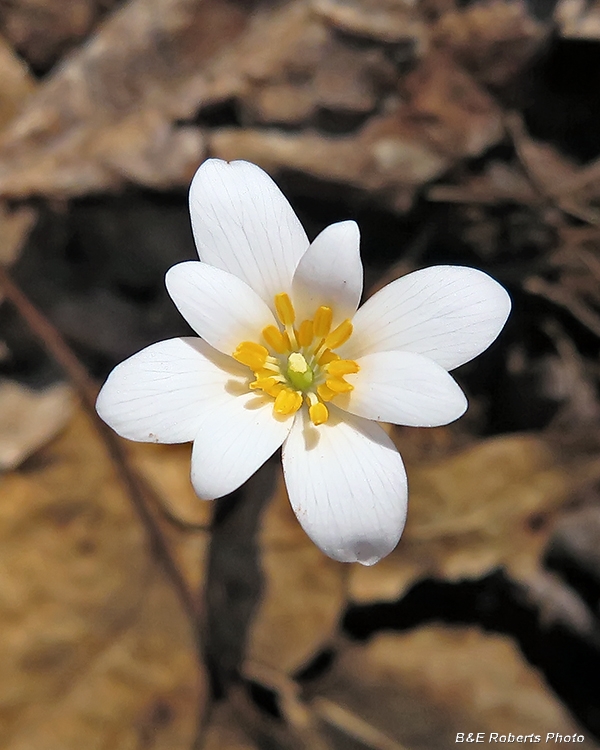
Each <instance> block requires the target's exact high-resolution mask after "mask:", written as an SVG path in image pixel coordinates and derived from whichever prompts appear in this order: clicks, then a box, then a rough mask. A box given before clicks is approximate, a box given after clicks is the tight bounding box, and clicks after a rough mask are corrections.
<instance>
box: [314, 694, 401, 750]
mask: <svg viewBox="0 0 600 750" xmlns="http://www.w3.org/2000/svg"><path fill="white" fill-rule="evenodd" d="M311 705H312V707H313V709H314V710H315V713H316V714H317V715H318V716H319V717H320V718H321V720H322V721H325V722H327V724H330V725H331V726H334V727H336V728H337V729H339V730H340V731H341V732H343V733H344V734H346V735H347V736H348V737H352V738H353V739H355V740H358V741H359V742H362V743H363V745H366V746H367V747H370V748H373V750H406V748H405V747H404V746H403V745H401V744H400V743H399V742H396V740H393V739H392V738H391V737H388V736H387V734H384V733H383V732H382V731H381V730H379V729H377V728H376V727H374V726H373V725H372V724H369V722H367V721H365V720H364V719H361V718H360V716H357V715H356V714H355V713H353V712H352V711H350V710H349V709H347V708H344V706H340V705H339V703H334V702H333V701H331V700H329V698H315V699H314V700H313V701H312V703H311Z"/></svg>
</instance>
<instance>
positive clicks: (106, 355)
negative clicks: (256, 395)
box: [0, 0, 600, 750]
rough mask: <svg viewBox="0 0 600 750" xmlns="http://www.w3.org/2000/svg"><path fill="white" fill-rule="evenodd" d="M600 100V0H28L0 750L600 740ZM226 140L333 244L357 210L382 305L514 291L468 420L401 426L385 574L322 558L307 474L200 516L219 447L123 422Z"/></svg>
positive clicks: (17, 195) (8, 197) (3, 151)
mask: <svg viewBox="0 0 600 750" xmlns="http://www.w3.org/2000/svg"><path fill="white" fill-rule="evenodd" d="M599 117H600V2H598V0H589V1H586V0H558V2H557V1H556V0H281V2H278V3H276V2H255V1H252V0H120V1H119V2H117V1H116V0H68V2H66V1H65V0H0V196H1V200H0V267H1V268H3V269H4V270H3V271H1V272H0V470H1V472H2V473H1V474H0V750H146V749H154V750H187V749H188V748H190V749H191V748H195V749H196V750H257V749H262V748H265V749H266V750H271V749H273V750H278V749H279V748H282V749H283V750H287V749H288V748H289V749H290V750H302V749H310V750H327V749H329V750H342V749H346V748H347V749H349V750H364V749H365V748H367V749H369V748H371V749H373V750H437V749H438V748H440V749H441V748H448V747H451V746H454V745H455V741H456V735H457V733H465V737H467V736H468V735H469V733H472V735H471V739H473V737H475V736H476V734H477V733H479V732H482V733H483V738H484V741H483V742H482V743H480V744H482V747H492V746H496V744H497V743H495V742H493V741H491V742H490V733H497V735H498V736H501V735H506V736H507V737H506V738H505V739H506V740H507V741H511V740H510V737H508V735H509V734H512V735H514V737H518V735H524V736H525V735H539V736H540V740H539V741H540V743H541V744H553V743H555V742H556V735H562V736H566V735H570V736H573V735H575V736H576V741H577V742H578V744H579V745H580V746H582V747H585V748H594V747H597V746H598V743H599V742H600V619H599V618H600V610H599V604H600V499H599V498H600V495H599V487H600V396H599V380H600V365H599V360H598V353H599V349H600V128H599V127H598V121H599ZM208 156H216V157H220V158H223V159H238V158H242V159H247V160H250V161H253V162H255V163H257V164H259V165H260V166H262V167H263V168H264V169H266V170H267V171H268V172H269V173H270V174H271V175H272V176H273V177H274V178H275V179H276V181H277V183H278V184H279V185H280V187H281V188H282V190H283V191H284V193H285V194H286V196H287V197H288V199H289V200H290V202H291V203H292V205H293V207H294V209H295V210H296V211H297V213H298V214H299V216H300V218H301V220H302V222H303V223H304V225H305V227H306V228H307V232H308V234H309V237H311V238H313V237H314V236H316V234H317V233H318V232H319V231H320V230H321V229H323V228H324V227H325V226H326V225H327V224H329V223H331V222H334V221H340V220H343V219H349V218H352V219H355V220H356V221H357V222H358V223H359V226H360V229H361V233H362V257H363V262H364V266H365V273H366V285H365V288H366V292H365V295H366V296H368V295H369V294H372V293H373V291H374V290H376V289H378V288H379V287H380V286H382V285H383V284H385V283H387V282H389V281H391V280H392V279H394V278H397V277H398V276H401V275H403V274H405V273H408V272H410V271H412V270H414V269H417V268H420V267H423V266H426V265H432V264H436V263H442V264H464V265H469V266H474V267H477V268H481V269H483V270H484V271H487V272H488V273H490V274H491V275H492V276H494V277H495V278H496V279H497V280H498V281H500V282H501V283H502V284H503V285H505V286H506V287H507V288H508V289H509V291H510V293H511V296H512V298H513V304H514V310H513V313H512V316H511V318H510V320H509V323H508V325H507V327H506V329H505V331H504V332H503V333H502V335H501V336H500V338H499V339H498V341H496V342H495V343H494V344H493V345H492V347H491V348H490V349H489V350H488V351H487V352H486V353H485V354H483V355H482V356H481V357H479V358H478V359H476V360H475V361H473V362H471V363H469V364H467V365H465V366H464V367H462V368H460V369H459V370H457V371H456V372H455V375H456V378H457V379H458V381H459V383H460V384H461V386H462V387H463V388H464V389H465V391H466V392H467V394H468V397H469V402H470V408H469V411H468V412H467V414H466V416H465V417H464V418H463V419H461V420H460V421H459V422H457V423H456V424H452V425H449V426H448V427H443V428H436V429H429V430H427V429H414V428H390V434H391V436H392V438H393V439H394V441H395V442H396V444H397V445H398V447H399V449H400V450H401V452H402V455H403V457H404V458H405V461H406V465H407V469H408V475H409V485H410V501H409V517H408V524H407V528H406V531H405V534H404V536H403V538H402V540H401V542H400V544H399V546H398V548H397V550H396V551H395V552H394V553H393V554H391V555H390V556H389V557H388V558H386V559H385V560H383V561H382V562H380V563H379V564H378V565H376V566H374V567H373V568H363V567H361V566H346V565H341V564H338V563H335V562H333V561H331V560H329V559H328V558H326V557H325V556H324V555H322V554H321V553H320V551H319V550H318V549H316V548H315V547H314V546H313V545H312V543H311V542H310V541H309V540H308V539H307V538H306V536H305V535H304V533H303V532H302V531H301V529H300V527H299V526H298V524H297V522H296V520H295V518H294V517H293V514H292V513H291V511H290V509H289V506H288V502H287V498H286V496H285V490H284V488H283V483H282V478H281V473H280V468H279V462H278V459H277V457H275V458H274V459H273V460H272V461H270V462H268V463H267V464H266V465H265V467H263V469H261V470H260V471H259V472H258V473H257V474H256V475H255V476H254V477H253V478H252V479H250V480H249V481H248V482H247V484H246V485H245V486H243V487H242V488H241V489H240V490H239V491H238V492H236V493H234V494H233V495H232V496H229V497H227V498H224V499H223V500H221V501H219V502H217V503H212V504H207V503H202V502H200V501H199V500H197V498H196V497H195V495H194V493H193V491H192V489H191V486H190V482H189V455H190V449H189V446H185V445H184V446H157V445H135V444H125V442H124V441H119V440H118V439H116V438H115V437H114V436H113V435H112V433H110V431H107V430H105V429H103V428H102V425H101V424H99V423H98V421H97V420H95V419H94V415H93V408H92V406H91V404H93V398H94V390H95V389H97V388H98V387H99V385H100V384H101V383H102V381H103V379H104V378H105V377H106V375H107V374H108V372H109V371H110V370H111V369H112V367H114V366H115V364H117V363H118V362H119V361H121V360H122V359H124V358H125V357H127V356H129V355H130V354H132V353H133V352H135V351H138V350H139V349H141V348H142V347H144V346H146V345H148V344H150V343H153V342H155V341H158V340H161V339H165V338H169V337H172V336H178V335H182V334H183V335H185V334H186V333H187V332H188V329H187V327H186V324H185V322H184V321H183V320H182V319H181V317H180V316H179V314H178V313H177V311H176V309H175V307H174V305H173V304H172V303H171V301H170V300H169V298H168V296H167V294H166V291H165V287H164V274H165V271H166V270H167V269H168V268H169V267H170V266H171V265H173V264H174V263H176V262H179V261H181V260H185V259H190V258H194V257H195V249H194V245H193V240H192V236H191V231H190V226H189V217H188V210H187V188H188V185H189V182H190V179H191V177H192V175H193V174H194V172H195V170H196V168H197V167H198V165H199V164H200V163H201V162H202V161H203V159H205V158H207V157H208ZM11 280H12V281H11ZM548 733H554V735H555V736H554V737H553V738H550V739H549V741H548V742H546V737H547V734H548ZM534 739H535V738H534ZM514 741H517V740H514Z"/></svg>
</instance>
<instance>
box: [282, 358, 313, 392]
mask: <svg viewBox="0 0 600 750" xmlns="http://www.w3.org/2000/svg"><path fill="white" fill-rule="evenodd" d="M286 376H287V379H288V380H289V381H290V383H291V385H292V386H293V387H294V388H295V389H296V390H297V391H306V390H307V389H308V388H310V387H311V385H312V384H313V381H314V379H315V375H314V373H313V371H312V370H311V368H310V367H309V366H308V364H307V362H306V360H305V359H304V357H303V356H302V354H300V353H299V352H294V353H293V354H290V356H289V357H288V366H287V372H286Z"/></svg>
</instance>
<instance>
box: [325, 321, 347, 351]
mask: <svg viewBox="0 0 600 750" xmlns="http://www.w3.org/2000/svg"><path fill="white" fill-rule="evenodd" d="M352 330H353V329H352V323H351V322H350V319H349V318H348V319H346V320H344V321H343V322H342V323H340V324H339V326H338V327H337V328H336V329H334V330H333V331H332V332H331V333H330V334H329V335H328V336H327V338H326V339H325V346H326V347H327V348H328V349H337V348H338V346H341V345H342V344H345V343H346V341H348V339H349V338H350V336H352Z"/></svg>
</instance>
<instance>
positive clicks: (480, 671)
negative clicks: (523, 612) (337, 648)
mask: <svg viewBox="0 0 600 750" xmlns="http://www.w3.org/2000/svg"><path fill="white" fill-rule="evenodd" d="M319 693H320V695H322V696H326V697H327V698H329V699H331V700H334V701H336V702H338V703H341V704H342V705H344V706H346V707H347V708H349V709H351V710H352V711H353V712H354V713H356V714H357V715H358V716H360V717H362V718H363V719H366V720H367V721H369V722H370V723H371V724H372V725H374V726H376V727H377V728H378V729H380V730H382V731H384V732H386V733H387V734H389V735H391V736H392V737H394V738H396V739H398V740H399V741H400V742H402V743H403V744H404V745H405V746H406V747H408V748H410V749H411V750H421V748H422V749H423V750H438V748H439V750H442V748H448V747H450V746H452V747H454V745H455V739H456V734H457V733H458V732H465V735H466V734H468V733H469V732H473V733H477V732H485V738H486V740H488V739H489V733H490V732H497V733H498V734H499V735H502V734H504V735H508V734H509V732H510V733H512V734H513V735H515V738H516V737H517V736H518V735H519V734H522V735H526V734H531V733H533V734H539V735H541V736H542V743H543V742H544V741H545V739H546V733H547V732H558V733H561V734H563V735H565V734H570V735H572V734H573V733H577V734H584V735H585V734H586V732H585V731H584V730H582V729H581V727H578V726H577V724H576V723H575V722H574V721H573V719H572V718H571V717H570V716H569V715H568V713H567V712H566V710H565V709H564V708H563V707H562V705H561V704H560V702H559V701H558V700H557V699H556V698H555V697H554V696H553V695H552V694H551V693H550V691H549V690H548V688H547V686H546V685H545V683H544V681H543V679H542V678H541V676H540V675H539V673H538V672H537V670H535V669H534V668H532V667H530V666H529V665H528V664H527V663H525V662H524V660H523V657H522V656H521V654H520V653H519V651H518V649H517V647H516V646H515V644H514V642H513V641H512V640H511V639H509V638H507V637H505V636H499V635H488V634H484V633H482V632H481V631H480V630H478V629H476V628H447V627H441V626H427V627H422V628H419V629H417V630H415V631H412V632H410V633H403V634H393V635H389V634H386V635H379V636H377V637H376V638H375V639H373V641H371V642H370V643H369V644H368V645H367V646H351V647H350V648H348V649H347V650H346V651H345V652H344V653H343V654H342V656H341V658H340V660H339V663H338V664H337V665H336V668H335V670H334V673H333V674H332V675H331V676H329V677H328V678H326V679H325V687H324V689H323V690H321V691H319ZM515 745H516V742H515ZM497 746H498V744H497V743H496V744H494V743H493V742H492V743H490V742H488V741H486V742H482V743H479V744H477V747H482V748H487V747H497ZM578 746H579V747H586V748H589V749H591V748H594V747H595V745H594V743H593V742H591V741H590V740H589V739H586V740H585V742H581V743H579V744H578Z"/></svg>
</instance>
